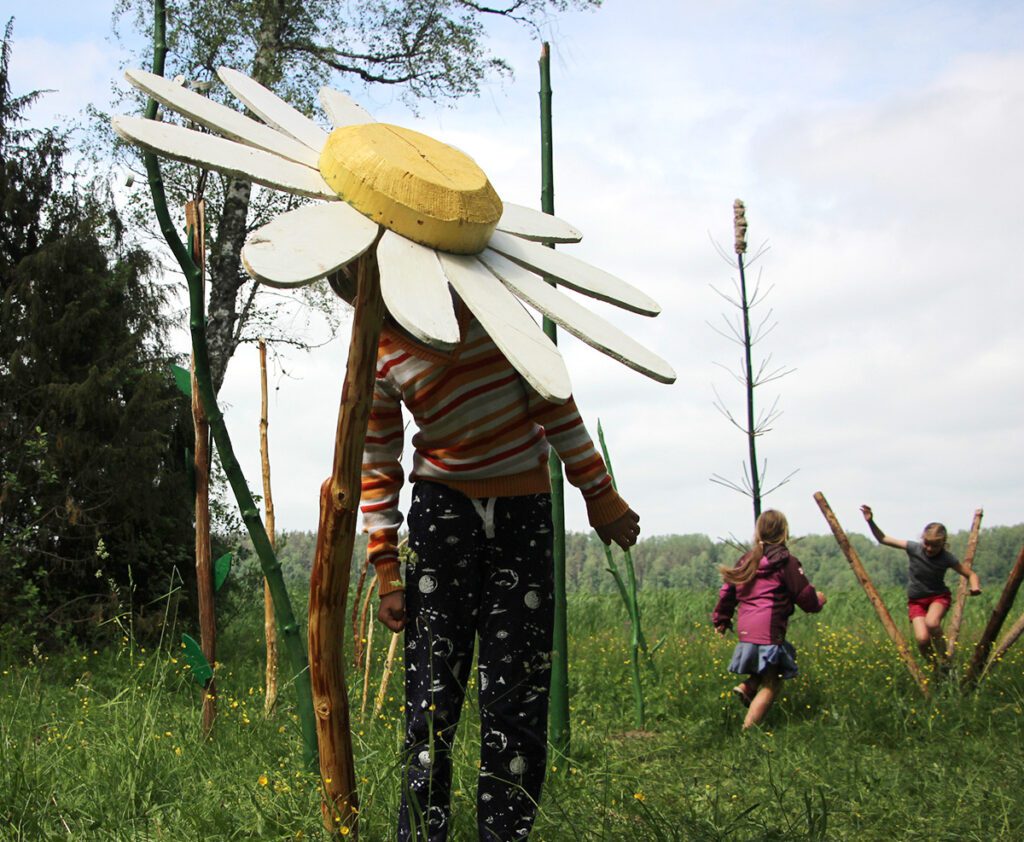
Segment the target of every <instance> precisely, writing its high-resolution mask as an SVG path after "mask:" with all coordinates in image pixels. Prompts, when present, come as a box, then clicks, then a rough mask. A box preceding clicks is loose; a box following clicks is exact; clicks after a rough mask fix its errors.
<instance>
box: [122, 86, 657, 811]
mask: <svg viewBox="0 0 1024 842" xmlns="http://www.w3.org/2000/svg"><path fill="white" fill-rule="evenodd" d="M219 75H220V78H221V79H222V80H223V82H224V83H225V84H226V85H227V86H228V88H229V89H230V90H231V91H232V92H233V93H234V94H235V95H236V96H237V97H238V98H239V99H240V100H241V101H242V102H244V103H245V105H246V106H248V108H249V109H250V110H251V111H252V112H253V113H255V114H256V115H257V116H258V117H260V118H261V119H262V120H263V122H262V123H261V122H258V121H257V120H253V119H250V118H248V117H246V116H244V115H243V114H241V113H239V112H237V111H234V110H232V109H230V108H228V107H226V106H223V105H220V104H218V103H215V102H213V101H211V100H209V99H207V98H206V97H203V96H200V95H198V94H196V93H193V92H191V91H189V90H187V89H185V88H183V87H182V86H180V85H177V84H175V83H173V82H171V81H168V80H167V79H164V78H163V77H161V76H157V75H154V74H152V73H146V72H144V71H140V70H131V71H128V73H127V76H128V80H129V81H130V82H131V83H132V84H133V85H135V86H136V87H138V88H140V89H141V90H143V91H145V92H146V93H148V94H149V95H150V96H152V97H153V98H154V99H156V100H158V101H159V102H161V103H163V104H164V105H165V106H167V107H169V108H172V109H174V110H175V111H177V112H178V113H180V114H181V115H183V116H184V117H186V118H188V119H189V120H191V121H193V122H194V123H197V124H199V125H201V126H204V127H206V128H207V129H209V130H210V132H212V134H211V133H206V132H201V131H194V130H191V129H188V128H182V127H180V126H175V125H169V124H165V123H161V122H158V121H154V120H146V119H142V118H135V117H116V118H114V128H115V130H116V131H117V132H118V134H120V135H121V136H122V137H124V138H125V139H127V140H129V141H130V142H132V143H134V144H137V145H139V146H142V147H144V148H146V149H149V150H152V151H154V152H156V153H158V154H160V155H163V156H166V157H169V158H174V159H177V160H180V161H184V162H186V163H191V164H195V165H197V166H200V167H203V168H206V169H212V170H217V171H219V172H221V173H224V174H227V175H232V176H238V177H241V178H244V179H247V180H251V181H254V182H256V183H258V184H262V185H264V186H266V187H270V188H273V189H276V190H281V191H284V192H287V193H291V194H293V195H297V196H304V197H309V198H312V199H317V200H320V201H317V202H314V203H311V204H307V205H304V206H302V207H300V208H298V209H296V210H293V211H289V212H287V213H285V214H282V215H281V216H279V217H278V218H277V219H275V220H274V221H273V222H271V223H269V224H268V225H266V226H264V227H263V228H260V229H259V230H257V231H256V232H254V233H253V234H252V235H251V236H250V237H249V239H248V241H247V242H246V245H245V247H244V248H243V250H242V261H243V263H244V265H245V267H246V269H247V270H248V272H249V273H250V274H251V275H252V276H253V277H254V278H256V279H257V280H259V281H261V282H263V283H266V284H269V285H272V286H276V287H297V286H301V285H303V284H308V283H311V282H313V281H316V280H319V279H321V278H326V277H329V276H331V275H333V274H334V273H336V272H338V271H339V270H341V269H344V268H345V267H349V266H350V264H355V272H354V274H355V275H356V277H357V278H358V291H357V293H356V297H355V307H356V316H355V318H354V319H353V336H352V341H351V342H350V346H349V361H348V371H347V374H346V383H345V388H344V389H343V394H342V407H341V412H340V415H339V423H338V437H337V442H336V448H335V457H334V471H333V474H332V478H331V480H329V481H328V482H326V483H325V484H324V487H323V489H322V491H321V520H320V534H319V536H318V542H317V559H316V562H315V564H314V570H313V578H312V582H311V595H310V628H309V637H310V670H311V678H312V684H313V694H314V699H313V701H314V708H315V709H316V712H317V718H318V723H317V724H318V734H319V739H320V756H321V772H322V775H323V780H324V787H325V792H326V795H327V805H328V806H329V807H330V812H332V813H333V815H332V816H331V819H332V821H333V820H340V821H341V822H346V823H348V822H352V821H354V808H355V785H354V775H353V772H352V766H351V745H350V742H349V734H348V707H347V699H346V696H345V691H344V680H343V679H344V676H343V673H342V666H341V658H340V655H339V653H340V647H341V641H342V639H343V634H344V624H343V622H342V617H343V616H344V600H345V595H346V591H347V586H348V569H349V564H348V560H349V557H350V555H351V547H352V538H353V536H354V533H355V519H356V510H357V508H358V502H359V467H360V456H361V452H362V446H363V441H364V438H365V430H366V419H367V416H368V413H369V397H370V392H371V389H372V381H373V373H374V361H375V359H376V344H377V339H378V336H379V332H380V325H381V319H382V316H383V312H384V309H385V308H386V310H387V312H388V313H390V315H391V316H392V317H393V318H394V319H395V320H396V321H397V322H398V323H399V324H400V325H401V326H402V327H403V328H405V330H407V331H408V332H409V333H410V334H412V335H413V336H414V337H416V338H417V339H418V340H420V341H421V342H423V343H425V344H428V345H431V346H434V347H437V348H439V349H449V348H452V347H454V346H455V345H456V344H457V342H458V341H459V325H458V321H457V319H456V315H455V309H454V307H453V296H452V290H454V292H455V293H456V294H457V296H458V297H459V298H460V299H462V301H463V302H464V303H465V304H466V306H467V307H468V308H469V310H470V311H471V312H472V313H473V315H474V316H475V317H476V318H477V320H478V321H479V322H480V324H481V325H482V326H483V327H484V329H485V330H486V331H487V332H488V334H490V336H491V338H492V339H493V340H494V342H495V344H496V345H497V346H498V348H499V349H500V350H501V351H502V353H503V354H504V355H505V356H506V357H507V358H508V360H509V362H510V363H511V364H512V365H513V366H514V367H515V368H516V370H517V371H518V372H519V373H520V374H521V375H522V376H523V377H524V379H525V380H526V381H527V382H528V383H529V384H530V385H531V386H532V387H533V388H534V389H535V390H536V391H537V392H538V393H539V394H540V395H541V396H543V397H544V398H546V399H548V400H550V401H554V402H562V401H565V400H566V399H567V398H568V397H569V395H570V392H571V388H570V383H569V376H568V373H567V371H566V367H565V363H564V361H563V359H562V356H561V354H560V353H559V351H558V348H557V346H556V345H555V344H554V343H553V342H551V340H550V339H548V337H547V336H546V335H545V334H544V332H543V331H542V330H541V328H540V327H539V326H538V325H537V323H536V321H534V318H533V317H532V316H531V315H530V314H529V312H528V311H527V309H526V308H525V307H524V306H523V304H522V302H525V303H526V304H527V305H529V307H531V308H533V309H535V310H537V311H539V312H540V313H542V314H543V315H545V316H547V317H549V318H551V319H552V320H553V321H554V322H556V323H557V324H559V325H561V326H562V327H564V328H565V329H566V330H568V331H569V332H570V333H572V334H574V335H575V336H577V337H579V338H580V339H582V340H583V341H584V342H586V343H588V344H589V345H591V346H593V347H594V348H596V349H598V350H599V351H602V352H603V353H605V354H607V355H608V356H610V357H612V358H613V359H615V360H618V361H619V362H621V363H623V364H624V365H627V366H629V367H630V368H633V369H635V370H636V371H639V372H641V373H642V374H645V375H647V376H649V377H651V378H653V379H655V380H658V381H660V382H663V383H671V382H673V381H674V380H675V372H674V371H673V370H672V368H671V366H669V365H668V363H666V362H665V361H664V360H662V359H661V358H660V357H658V356H657V355H656V354H654V353H652V352H651V351H649V350H647V349H646V348H645V347H643V346H642V345H641V344H640V343H638V342H637V341H635V340H634V339H633V338H632V337H630V336H629V335H628V334H626V333H625V332H623V331H622V330H620V329H618V328H617V327H615V326H614V325H612V324H611V323H609V322H608V321H606V320H605V319H603V318H601V317H600V316H598V315H596V314H595V313H593V312H591V311H590V310H588V309H587V308H586V307H584V306H582V305H581V304H580V303H579V302H578V301H577V300H576V299H574V298H571V297H569V296H567V295H565V294H564V293H562V292H561V291H560V290H558V289H557V288H556V286H554V285H553V284H552V283H549V281H551V282H554V283H555V284H559V285H563V286H566V287H568V288H570V289H572V290H575V291H576V292H579V293H582V294H583V295H586V296H590V297H593V298H597V299H600V300H603V301H606V302H610V303H611V304H614V305H617V306H619V307H622V308H624V309H626V310H630V311H632V312H635V313H639V314H642V315H647V316H654V315H657V314H658V312H659V311H660V307H659V306H658V304H657V303H656V302H655V301H653V300H652V299H651V298H650V297H648V296H647V295H645V294H644V293H643V292H641V291H640V290H638V289H636V288H635V287H633V286H631V285H629V284H627V283H626V282H625V281H622V280H620V279H618V278H616V277H614V276H612V275H610V274H608V273H606V272H604V271H602V270H600V269H597V268H596V267H593V266H590V265H589V264H587V263H584V262H582V261H580V260H578V259H576V258H573V257H570V256H569V255H566V254H564V253H563V252H556V251H554V250H552V249H549V248H547V247H546V246H545V245H543V244H544V243H571V242H578V241H579V240H580V239H581V237H582V235H581V234H580V233H579V232H578V231H577V230H576V229H574V228H573V227H572V226H571V225H569V224H568V223H566V222H563V221H562V220H560V219H557V218H556V217H553V216H549V215H546V214H542V213H539V212H537V211H534V210H531V209H529V208H526V207H522V206H519V205H513V204H508V203H505V204H503V203H502V201H501V200H500V199H499V197H498V194H497V193H496V192H495V190H494V188H493V187H492V186H491V183H490V182H489V181H488V179H487V176H486V175H485V174H484V173H483V171H482V170H481V169H480V167H479V166H477V164H476V163H475V162H474V161H473V160H472V159H471V158H470V157H469V156H467V155H466V154H464V153H463V152H460V151H459V150H457V149H454V148H452V147H451V146H448V145H446V144H444V143H441V142H439V141H437V140H434V139H433V138H431V137H428V136H426V135H424V134H421V133H419V132H415V131H411V130H409V129H405V128H402V127H399V126H394V125H389V124H386V123H378V122H375V121H374V119H373V118H372V117H371V116H370V114H369V113H367V112H366V110H364V109H363V108H362V107H361V106H359V105H358V104H357V103H355V102H354V101H353V100H352V99H350V98H349V97H348V96H346V95H345V94H342V93H340V92H338V91H335V90H332V89H330V88H324V89H322V90H321V92H320V99H321V103H322V105H323V107H324V109H325V111H326V112H327V114H328V116H329V117H330V120H331V122H332V123H333V125H334V130H333V131H332V132H331V133H330V134H328V133H327V132H325V131H324V130H323V129H322V128H320V126H318V125H317V124H316V123H314V122H313V121H312V120H310V119H309V118H307V117H305V116H304V115H303V114H301V113H300V112H298V111H296V110H295V109H294V108H292V107H291V106H290V105H288V104H287V103H286V102H284V101H283V100H281V99H280V98H279V97H277V96H276V95H275V94H274V93H272V92H271V91H269V90H267V89H266V88H264V87H263V86H261V85H259V84H258V83H256V82H255V81H253V80H252V79H250V78H248V77H247V76H245V75H243V74H241V73H239V72H237V71H235V70H230V69H227V68H222V69H221V70H220V71H219ZM350 273H351V272H350ZM545 278H546V279H547V280H545Z"/></svg>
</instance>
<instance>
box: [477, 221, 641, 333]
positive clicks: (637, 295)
mask: <svg viewBox="0 0 1024 842" xmlns="http://www.w3.org/2000/svg"><path fill="white" fill-rule="evenodd" d="M487 245H488V248H490V249H492V250H494V251H496V252H499V253H500V254H503V255H505V257H507V258H509V259H510V260H512V261H514V262H516V263H518V264H519V265H520V266H523V267H525V268H527V269H531V270H533V271H535V272H537V273H538V274H541V275H549V276H550V277H552V278H554V279H555V280H557V281H559V282H561V283H563V284H565V285H566V286H567V287H569V288H570V289H574V290H576V291H577V292H581V293H583V294H584V295H589V296H591V297H592V298H598V299H600V300H601V301H607V302H609V303H610V304H615V305H616V306H618V307H623V308H625V309H626V310H632V311H633V312H634V313H640V314H642V315H644V316H656V315H658V313H660V312H661V306H660V305H659V304H658V302H657V301H655V300H654V299H653V298H651V297H650V296H649V295H647V294H646V293H644V292H641V291H640V290H639V289H637V288H636V287H634V286H631V285H630V284H627V283H626V282H625V281H623V280H621V279H620V278H617V277H615V276H614V275H611V274H609V273H608V272H605V271H604V270H603V269H598V268H597V267H596V266H591V265H590V264H589V263H584V262H583V261H582V260H578V259H577V258H575V257H570V256H569V255H567V254H565V253H564V252H560V251H555V250H554V249H549V248H546V247H544V246H542V245H539V244H537V243H531V242H528V241H526V240H523V239H521V238H520V237H514V236H512V235H511V234H506V233H505V232H504V231H495V232H494V234H493V235H491V239H490V242H489V243H488V244H487Z"/></svg>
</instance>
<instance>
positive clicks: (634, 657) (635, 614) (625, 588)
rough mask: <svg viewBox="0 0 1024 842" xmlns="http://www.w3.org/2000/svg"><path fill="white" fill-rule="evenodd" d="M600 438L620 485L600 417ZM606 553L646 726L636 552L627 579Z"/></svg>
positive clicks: (629, 557)
mask: <svg viewBox="0 0 1024 842" xmlns="http://www.w3.org/2000/svg"><path fill="white" fill-rule="evenodd" d="M597 438H598V440H599V441H600V442H601V453H602V455H603V456H604V463H605V465H606V466H607V468H608V474H609V476H611V478H612V486H613V487H615V488H618V484H617V483H616V482H615V470H614V469H613V468H612V460H611V457H610V456H609V455H608V447H607V445H606V444H605V441H604V428H603V427H602V426H601V422H600V421H598V422H597ZM604 555H605V558H606V559H607V561H608V572H609V573H611V574H612V578H613V579H614V580H615V585H616V586H617V588H618V590H619V596H620V597H622V602H623V603H624V605H625V606H626V614H627V615H628V617H629V625H630V629H631V635H630V641H629V662H630V670H631V672H632V674H633V712H634V714H635V724H636V727H637V728H639V729H640V730H643V729H644V728H646V727H647V709H646V705H645V703H644V688H643V682H642V681H641V680H640V653H641V652H643V653H644V654H645V655H647V656H648V658H650V653H649V652H648V650H647V640H646V639H645V638H644V633H643V630H642V628H641V625H640V603H639V602H638V601H637V595H636V568H634V566H633V554H632V553H631V552H630V551H629V550H624V551H623V555H624V556H625V560H626V561H625V564H626V581H625V582H623V580H622V574H621V572H620V571H619V568H618V565H616V564H615V560H614V558H613V557H612V549H611V547H610V546H605V548H604Z"/></svg>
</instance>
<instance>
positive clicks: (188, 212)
mask: <svg viewBox="0 0 1024 842" xmlns="http://www.w3.org/2000/svg"><path fill="white" fill-rule="evenodd" d="M204 209H205V203H204V202H203V200H202V199H200V200H199V201H190V202H188V203H187V204H186V205H185V226H186V228H187V229H188V233H189V244H190V246H191V251H192V260H193V261H194V263H195V265H196V267H197V268H198V270H199V278H198V284H199V286H200V289H202V288H203V286H204V285H205V278H204V274H205V272H204V270H205V268H206V241H205V233H204V231H205V225H204V222H205V220H204V214H203V212H204ZM192 426H193V428H194V430H195V447H194V457H193V458H194V465H195V478H196V488H195V493H196V498H195V522H196V544H195V546H196V592H197V596H198V601H199V645H200V647H201V648H202V650H203V655H204V656H205V657H206V660H207V661H208V662H209V664H210V666H212V667H213V668H214V673H215V675H214V677H213V678H211V679H210V680H209V681H208V682H207V683H206V685H205V686H204V687H203V690H202V694H203V734H204V735H205V736H207V737H209V736H210V733H211V732H212V731H213V723H214V720H215V719H216V718H217V687H216V682H217V679H216V669H217V616H216V608H215V605H214V595H213V560H212V558H211V551H210V423H209V421H208V419H207V417H206V413H205V412H204V411H203V402H202V400H200V397H199V383H198V381H197V380H196V365H195V355H193V357H192Z"/></svg>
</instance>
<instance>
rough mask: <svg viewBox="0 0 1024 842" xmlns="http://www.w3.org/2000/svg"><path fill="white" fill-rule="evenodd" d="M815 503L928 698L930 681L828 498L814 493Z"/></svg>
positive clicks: (918, 684) (887, 631)
mask: <svg viewBox="0 0 1024 842" xmlns="http://www.w3.org/2000/svg"><path fill="white" fill-rule="evenodd" d="M814 502H816V503H817V504H818V508H819V509H821V513H822V514H823V515H824V516H825V520H826V521H828V525H829V526H830V527H831V529H832V534H833V535H835V538H836V542H837V543H838V544H839V548H840V549H841V550H842V551H843V555H845V556H846V560H847V561H848V562H850V567H851V568H853V573H854V575H855V576H856V577H857V581H858V582H860V585H861V587H862V588H864V593H866V594H867V595H868V599H870V600H871V604H872V605H873V606H874V607H875V612H876V613H877V614H878V619H879V620H881V621H882V626H884V628H885V631H886V633H887V634H888V635H889V638H890V639H891V640H892V642H893V643H895V644H896V650H897V651H898V652H899V654H900V658H901V659H902V661H903V663H904V664H906V666H907V669H908V670H909V671H910V674H911V675H912V676H913V678H914V680H915V681H916V682H917V686H918V687H920V688H921V692H922V693H923V694H924V695H925V696H927V695H928V680H927V679H926V678H925V677H924V673H922V672H921V667H920V666H918V663H917V661H915V660H914V657H913V655H911V654H910V649H909V647H908V646H907V641H906V640H905V639H904V637H903V635H902V634H900V630H899V629H898V628H896V624H895V623H894V622H893V621H892V616H891V615H890V614H889V609H888V608H886V607H885V603H884V602H883V601H882V597H880V596H879V595H878V591H877V590H876V589H875V586H874V584H872V582H871V578H870V577H869V576H868V572H867V571H866V570H865V569H864V565H863V564H862V563H861V560H860V556H859V555H857V551H856V550H855V549H854V548H853V547H852V546H851V544H850V539H849V538H847V537H846V533H845V532H844V531H843V527H842V526H840V525H839V520H838V519H837V518H836V516H835V514H834V513H833V511H832V508H831V506H829V504H828V501H827V500H826V499H825V495H824V494H822V493H821V492H820V491H816V492H814Z"/></svg>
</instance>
